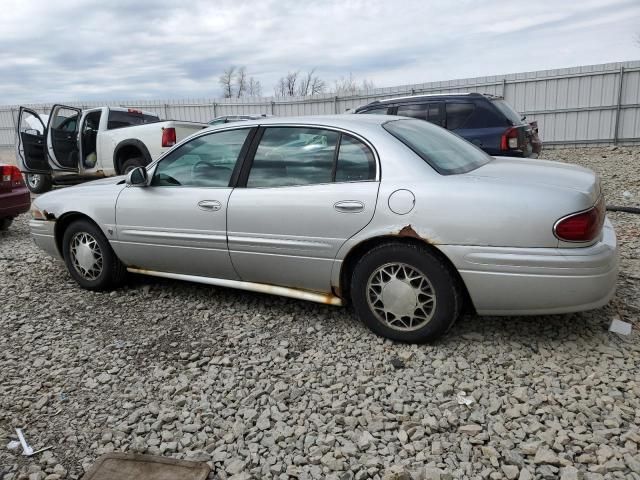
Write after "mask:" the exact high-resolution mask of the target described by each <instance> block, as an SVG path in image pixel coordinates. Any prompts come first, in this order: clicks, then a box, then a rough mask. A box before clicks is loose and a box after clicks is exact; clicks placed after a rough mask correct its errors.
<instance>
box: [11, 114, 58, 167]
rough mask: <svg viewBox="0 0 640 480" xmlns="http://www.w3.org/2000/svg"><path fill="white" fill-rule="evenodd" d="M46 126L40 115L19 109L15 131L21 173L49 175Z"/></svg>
mask: <svg viewBox="0 0 640 480" xmlns="http://www.w3.org/2000/svg"><path fill="white" fill-rule="evenodd" d="M46 130H47V129H46V126H45V124H44V122H43V121H42V118H41V117H40V115H38V114H37V113H36V112H35V111H34V110H31V109H29V108H25V107H20V110H19V112H18V128H17V129H16V159H17V161H18V167H19V168H20V171H22V172H28V173H49V172H50V171H51V168H50V167H49V162H48V161H47V152H46V149H45V136H46Z"/></svg>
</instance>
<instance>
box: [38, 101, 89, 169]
mask: <svg viewBox="0 0 640 480" xmlns="http://www.w3.org/2000/svg"><path fill="white" fill-rule="evenodd" d="M81 117H82V110H80V109H79V108H75V107H68V106H66V105H54V106H53V108H52V109H51V114H50V115H49V122H48V124H47V132H46V145H47V153H48V156H49V165H50V166H51V169H52V170H57V171H63V172H75V173H79V171H80V141H79V140H80V138H79V130H80V120H81Z"/></svg>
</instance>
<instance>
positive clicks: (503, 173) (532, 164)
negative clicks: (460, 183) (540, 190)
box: [465, 157, 601, 208]
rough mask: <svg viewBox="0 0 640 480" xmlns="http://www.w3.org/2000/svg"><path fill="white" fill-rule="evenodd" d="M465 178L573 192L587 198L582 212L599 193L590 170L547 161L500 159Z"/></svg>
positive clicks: (598, 184)
mask: <svg viewBox="0 0 640 480" xmlns="http://www.w3.org/2000/svg"><path fill="white" fill-rule="evenodd" d="M465 175H470V176H474V177H485V178H493V179H496V180H499V181H503V182H506V183H509V184H518V183H521V184H537V185H545V186H548V187H555V188H562V189H570V190H575V191H577V192H580V193H582V194H584V195H586V196H587V198H588V202H589V204H588V205H585V208H588V207H591V206H593V205H594V204H595V203H596V201H597V200H598V198H599V197H600V193H601V192H600V179H599V178H598V176H597V175H596V174H595V173H594V172H593V171H592V170H589V169H588V168H583V167H579V166H577V165H570V164H566V163H560V162H553V161H548V160H527V159H521V158H510V157H499V158H496V159H494V160H492V161H491V162H489V163H487V164H486V165H483V166H482V167H480V168H477V169H476V170H473V171H471V172H469V173H467V174H465Z"/></svg>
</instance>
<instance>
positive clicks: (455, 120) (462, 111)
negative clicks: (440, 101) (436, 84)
mask: <svg viewBox="0 0 640 480" xmlns="http://www.w3.org/2000/svg"><path fill="white" fill-rule="evenodd" d="M446 105H447V107H446V108H447V128H448V129H449V130H457V129H458V128H462V127H463V126H464V124H465V123H466V121H467V119H468V118H469V117H470V116H471V114H472V113H473V110H474V109H475V105H474V104H473V103H447V104H446Z"/></svg>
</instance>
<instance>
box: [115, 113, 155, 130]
mask: <svg viewBox="0 0 640 480" xmlns="http://www.w3.org/2000/svg"><path fill="white" fill-rule="evenodd" d="M158 120H160V119H159V118H158V117H156V116H155V115H146V114H144V113H135V112H124V111H122V110H109V119H108V121H107V130H113V129H116V128H123V127H131V126H133V125H143V124H145V123H153V122H157V121H158Z"/></svg>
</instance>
